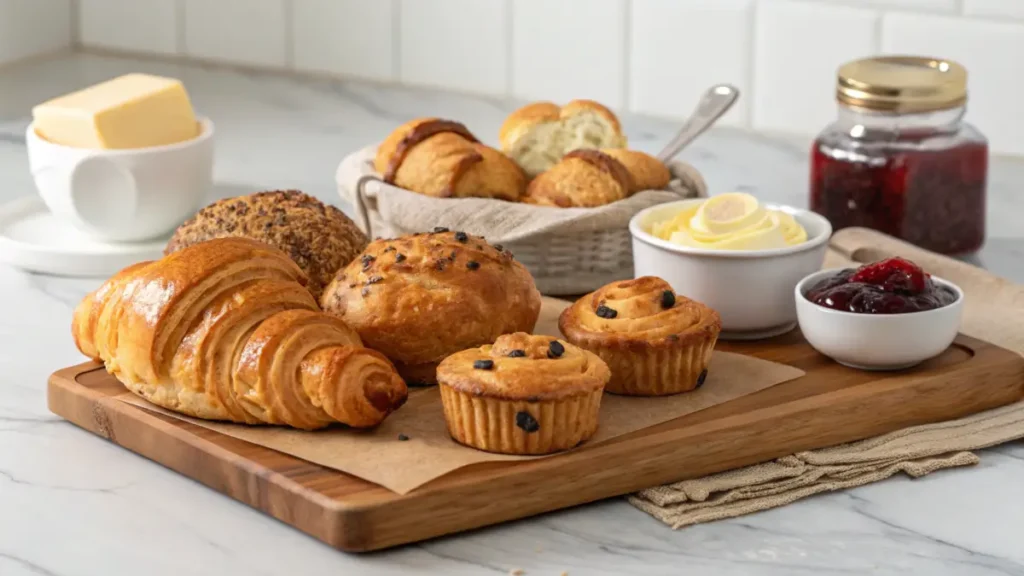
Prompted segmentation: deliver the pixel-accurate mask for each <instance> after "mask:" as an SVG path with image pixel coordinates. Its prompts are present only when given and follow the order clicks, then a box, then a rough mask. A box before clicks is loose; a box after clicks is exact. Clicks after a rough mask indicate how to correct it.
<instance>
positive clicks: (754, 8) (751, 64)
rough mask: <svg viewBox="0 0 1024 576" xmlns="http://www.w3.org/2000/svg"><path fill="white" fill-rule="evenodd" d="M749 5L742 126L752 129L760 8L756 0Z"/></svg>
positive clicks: (752, 0)
mask: <svg viewBox="0 0 1024 576" xmlns="http://www.w3.org/2000/svg"><path fill="white" fill-rule="evenodd" d="M749 6H750V9H749V10H748V14H747V22H746V25H747V38H750V45H749V46H747V59H746V60H747V69H746V70H745V74H744V76H745V77H746V80H747V88H746V89H745V90H746V91H747V92H748V94H747V97H746V98H744V100H746V103H745V104H744V106H745V107H746V110H747V114H746V118H744V119H743V126H744V127H746V128H750V129H753V128H754V111H755V107H754V93H755V92H756V90H757V87H756V86H755V85H756V84H757V43H758V38H759V36H760V33H759V32H758V30H759V28H758V25H757V22H758V17H759V16H760V13H759V10H760V8H758V6H759V4H758V2H757V0H751V2H750V4H749ZM740 98H743V96H742V95H740Z"/></svg>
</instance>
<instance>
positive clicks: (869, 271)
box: [795, 258, 964, 370]
mask: <svg viewBox="0 0 1024 576" xmlns="http://www.w3.org/2000/svg"><path fill="white" fill-rule="evenodd" d="M795 299H796V311H797V321H798V322H799V324H800V330H801V331H802V332H803V335H804V338H806V339H807V342H808V343H809V344H810V345H811V346H812V347H813V348H814V349H815V350H817V351H819V352H821V353H822V354H824V355H826V356H828V357H830V358H832V359H833V360H835V361H836V362H839V363H840V364H844V365H846V366H849V367H851V368H859V369H863V370H900V369H904V368H909V367H911V366H915V365H917V364H920V363H921V362H923V361H925V360H927V359H929V358H933V357H935V356H938V355H939V354H941V353H942V352H944V351H945V350H946V348H948V347H949V345H950V344H952V343H953V340H954V339H955V338H956V335H957V332H958V331H959V330H960V322H961V318H962V316H963V303H964V293H963V291H962V290H961V289H960V288H959V287H958V286H957V285H956V284H953V283H952V282H949V281H948V280H943V279H941V278H937V277H935V276H930V275H929V274H927V273H925V272H924V271H923V270H921V268H920V267H918V266H917V265H916V264H914V263H912V262H910V261H908V260H904V259H902V258H890V259H888V260H882V261H880V262H875V263H872V264H867V265H864V266H861V267H860V268H857V269H853V268H846V269H833V270H823V271H821V272H816V273H814V274H811V275H809V276H807V277H806V278H804V279H803V280H802V281H800V283H799V284H797V286H796V291H795Z"/></svg>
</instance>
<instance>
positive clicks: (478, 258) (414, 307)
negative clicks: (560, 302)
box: [321, 228, 541, 386]
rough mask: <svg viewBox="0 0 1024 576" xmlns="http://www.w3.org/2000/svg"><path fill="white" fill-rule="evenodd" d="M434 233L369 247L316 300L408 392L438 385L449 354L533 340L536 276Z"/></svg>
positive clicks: (464, 241) (484, 248)
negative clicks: (508, 338) (509, 337)
mask: <svg viewBox="0 0 1024 576" xmlns="http://www.w3.org/2000/svg"><path fill="white" fill-rule="evenodd" d="M437 230H438V231H437V232H434V233H431V234H417V235H414V236H404V237H401V238H398V239H394V240H375V241H373V242H371V243H370V245H369V246H367V247H366V250H365V251H363V254H362V255H361V256H360V257H359V258H357V259H356V260H355V261H353V262H352V263H351V264H349V265H348V267H346V268H345V269H343V270H341V271H339V272H338V275H337V276H336V277H335V278H334V280H333V281H332V282H331V284H330V285H329V286H328V287H327V290H325V291H324V295H323V298H322V299H321V305H322V306H323V309H324V311H325V312H328V313H330V314H334V315H336V316H338V317H340V318H341V319H342V320H344V321H345V323H346V324H348V325H349V326H351V327H353V328H354V329H355V330H356V331H357V332H358V333H359V336H360V338H362V340H363V343H364V344H365V345H366V346H368V347H369V348H373V349H375V350H379V351H380V352H382V353H384V355H385V356H387V357H388V358H389V359H391V361H392V362H394V363H395V366H396V368H398V373H399V374H401V375H402V377H403V378H405V379H406V382H407V383H409V384H410V385H420V386H423V385H431V384H435V383H436V382H437V376H436V368H437V364H438V362H440V361H441V360H442V359H444V358H445V357H446V356H448V355H450V354H453V353H455V352H458V351H460V350H465V349H467V348H472V347H474V346H480V345H481V344H487V343H490V342H494V339H495V338H497V337H498V336H501V335H502V334H508V333H511V332H532V331H533V328H534V325H535V324H536V323H537V317H538V316H539V315H540V303H541V301H540V292H538V291H537V286H536V285H535V284H534V281H533V276H531V275H530V272H529V271H527V269H526V268H525V267H524V266H523V265H522V264H520V263H519V262H516V261H515V259H514V258H513V257H512V254H511V253H509V252H508V251H507V250H505V249H503V248H502V247H501V246H491V245H489V244H488V243H487V242H485V241H484V239H483V238H480V237H477V236H470V235H469V234H466V233H464V232H450V231H448V230H447V229H444V228H440V229H437Z"/></svg>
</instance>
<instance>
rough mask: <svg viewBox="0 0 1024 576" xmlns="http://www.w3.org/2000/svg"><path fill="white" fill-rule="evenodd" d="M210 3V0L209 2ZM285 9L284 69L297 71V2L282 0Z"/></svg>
mask: <svg viewBox="0 0 1024 576" xmlns="http://www.w3.org/2000/svg"><path fill="white" fill-rule="evenodd" d="M208 1H209V0H208ZM281 7H282V8H284V67H285V68H286V69H288V70H294V69H295V2H294V1H293V0H282V2H281Z"/></svg>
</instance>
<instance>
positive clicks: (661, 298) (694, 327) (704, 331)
mask: <svg viewBox="0 0 1024 576" xmlns="http://www.w3.org/2000/svg"><path fill="white" fill-rule="evenodd" d="M558 328H559V330H561V332H562V334H564V335H565V338H566V340H568V341H569V342H572V343H573V344H575V345H577V346H580V347H582V348H585V349H587V350H590V351H591V352H593V353H595V354H597V355H598V356H600V357H601V359H602V360H604V361H605V362H606V363H607V364H608V367H609V368H611V371H612V378H611V381H610V382H609V383H608V386H607V390H608V392H612V393H615V394H626V395H631V396H664V395H668V394H678V393H680V392H689V391H691V390H694V389H695V388H698V387H700V386H701V385H703V384H704V379H705V378H706V377H707V367H708V362H709V361H710V360H711V352H712V350H713V349H714V347H715V342H717V341H718V334H719V333H720V332H721V330H722V321H721V319H720V318H719V316H718V312H715V311H714V310H713V309H711V308H709V307H708V306H705V305H704V304H701V303H700V302H696V301H694V300H690V299H688V298H685V297H683V296H680V295H678V294H676V293H675V291H673V290H672V287H671V286H670V285H669V284H668V282H665V281H664V280H662V279H661V278H655V277H654V276H644V277H642V278H637V279H635V280H624V281H622V282H613V283H611V284H608V285H607V286H604V287H602V288H600V289H598V290H596V291H594V292H591V293H590V294H587V295H586V296H584V297H583V298H580V299H579V300H577V301H576V302H575V303H574V304H573V305H572V306H570V307H568V308H566V309H565V310H564V311H562V314H561V316H559V318H558Z"/></svg>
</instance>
